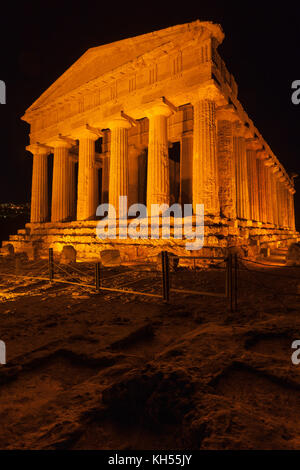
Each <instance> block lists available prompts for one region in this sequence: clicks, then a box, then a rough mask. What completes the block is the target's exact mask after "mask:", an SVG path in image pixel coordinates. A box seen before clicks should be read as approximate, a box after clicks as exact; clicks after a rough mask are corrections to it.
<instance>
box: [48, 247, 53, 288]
mask: <svg viewBox="0 0 300 470" xmlns="http://www.w3.org/2000/svg"><path fill="white" fill-rule="evenodd" d="M53 279H54V264H53V248H49V281H50V282H53Z"/></svg>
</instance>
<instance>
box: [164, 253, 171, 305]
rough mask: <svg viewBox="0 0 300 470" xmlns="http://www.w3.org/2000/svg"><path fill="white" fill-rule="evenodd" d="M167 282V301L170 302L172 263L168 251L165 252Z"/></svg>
mask: <svg viewBox="0 0 300 470" xmlns="http://www.w3.org/2000/svg"><path fill="white" fill-rule="evenodd" d="M165 282H166V288H165V292H166V297H165V301H166V302H169V300H170V263H169V253H168V252H167V251H165Z"/></svg>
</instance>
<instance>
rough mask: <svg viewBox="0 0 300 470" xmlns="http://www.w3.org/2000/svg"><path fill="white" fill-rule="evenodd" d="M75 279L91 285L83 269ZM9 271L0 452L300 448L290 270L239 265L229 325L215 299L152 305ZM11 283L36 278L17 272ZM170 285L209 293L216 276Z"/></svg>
mask: <svg viewBox="0 0 300 470" xmlns="http://www.w3.org/2000/svg"><path fill="white" fill-rule="evenodd" d="M74 268H76V269H77V270H79V271H80V272H81V273H82V272H83V271H84V272H87V273H89V276H87V277H86V279H85V280H84V277H82V276H81V282H82V283H86V284H87V285H88V283H89V282H92V274H93V271H92V267H89V268H88V267H87V266H86V267H85V266H83V265H82V264H77V265H76V266H75V267H74ZM15 269H16V267H15V261H14V260H6V259H4V258H2V259H1V262H0V339H1V340H3V341H5V343H6V347H7V365H2V366H0V403H1V407H0V447H1V449H114V450H115V449H117V450H121V449H134V450H139V449H158V450H159V449H173V450H174V449H190V450H192V449H299V448H300V366H299V367H297V366H294V365H293V364H292V362H291V355H292V349H291V344H292V342H293V341H294V340H298V339H299V340H300V315H299V313H300V308H299V307H300V296H299V294H300V290H299V285H300V269H299V268H296V267H294V268H292V267H291V268H286V267H276V266H274V267H264V266H260V265H253V264H250V263H249V264H246V265H245V267H244V268H242V266H241V267H240V272H239V305H238V311H237V312H236V313H231V312H228V309H227V303H226V300H225V299H222V298H211V297H197V296H190V295H175V294H173V295H172V296H171V301H170V304H165V303H163V302H162V301H161V300H160V299H156V298H154V297H153V298H152V297H140V296H138V295H129V294H119V293H113V292H109V291H105V292H101V293H99V294H96V293H95V291H94V289H93V288H89V287H83V286H80V287H79V286H76V285H73V284H56V283H55V284H52V285H51V284H49V283H48V281H47V280H45V281H44V280H31V279H27V278H19V277H18V278H17V277H15V276H14V273H15ZM57 269H58V268H57ZM61 269H64V270H65V272H67V273H68V277H67V278H66V279H68V280H69V282H73V281H76V279H77V281H78V276H79V275H80V274H79V271H78V276H76V272H75V269H74V270H72V268H70V267H61ZM88 269H89V271H88ZM20 273H21V274H23V275H24V274H27V275H32V274H35V275H38V274H39V275H40V277H43V273H44V275H45V276H46V274H47V265H46V264H43V263H41V264H36V265H34V264H33V263H26V262H25V261H24V260H19V261H18V263H17V274H20ZM45 273H46V274H45ZM61 273H62V275H63V273H64V271H61ZM8 274H11V276H8ZM160 277H161V273H159V272H158V273H155V272H152V271H141V272H139V273H136V274H134V273H133V272H128V270H126V269H125V270H124V273H123V274H122V273H121V274H120V273H118V272H117V271H116V270H112V271H110V272H107V273H106V279H107V280H106V281H105V282H104V284H105V285H106V286H109V287H114V286H121V285H124V283H125V284H126V285H127V286H128V287H127V288H130V289H134V290H138V289H143V290H144V291H145V292H148V293H151V292H152V293H159V292H160V289H161V279H160ZM125 281H126V282H125ZM172 283H173V285H176V286H177V287H178V288H187V287H188V288H189V289H192V288H193V289H194V288H196V289H198V290H201V291H203V290H208V291H210V292H221V291H222V288H223V286H224V271H223V270H222V269H221V268H220V269H214V270H201V269H200V270H193V271H187V270H179V271H178V272H177V273H173V274H172ZM297 294H298V295H297Z"/></svg>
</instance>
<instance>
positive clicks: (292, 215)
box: [289, 188, 296, 230]
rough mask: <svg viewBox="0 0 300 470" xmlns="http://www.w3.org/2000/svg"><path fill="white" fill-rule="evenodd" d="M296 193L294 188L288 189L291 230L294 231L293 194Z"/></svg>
mask: <svg viewBox="0 0 300 470" xmlns="http://www.w3.org/2000/svg"><path fill="white" fill-rule="evenodd" d="M295 193H296V191H295V189H294V188H290V189H289V195H290V214H291V215H290V217H291V225H290V228H291V230H296V225H295V224H296V221H295V203H294V194H295Z"/></svg>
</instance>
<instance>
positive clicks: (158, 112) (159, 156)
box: [146, 103, 172, 214]
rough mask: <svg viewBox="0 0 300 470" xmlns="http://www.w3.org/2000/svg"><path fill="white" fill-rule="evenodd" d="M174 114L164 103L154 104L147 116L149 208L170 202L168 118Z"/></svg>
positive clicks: (149, 210)
mask: <svg viewBox="0 0 300 470" xmlns="http://www.w3.org/2000/svg"><path fill="white" fill-rule="evenodd" d="M171 114H172V112H171V111H170V109H169V108H168V106H166V105H165V104H164V103H158V104H154V105H153V106H152V107H151V108H150V109H149V110H148V111H146V116H147V117H148V119H149V144H148V165H147V208H148V212H149V214H151V205H152V204H159V205H161V204H167V205H169V203H170V168H169V147H168V129H167V119H168V117H169V116H170V115H171Z"/></svg>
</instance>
